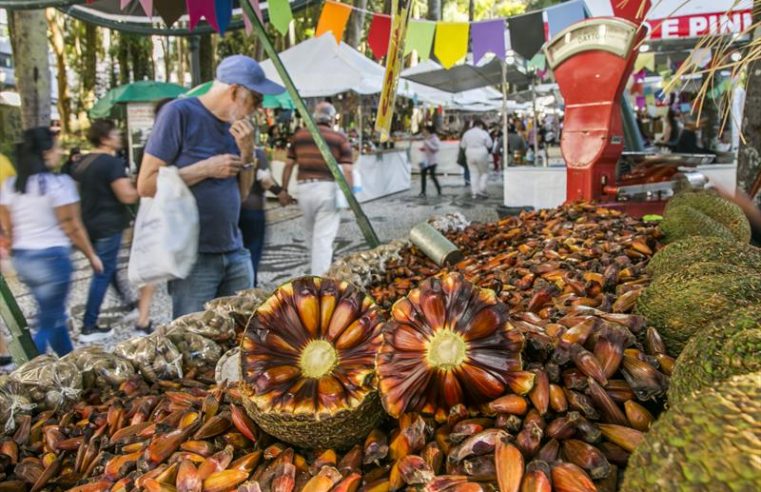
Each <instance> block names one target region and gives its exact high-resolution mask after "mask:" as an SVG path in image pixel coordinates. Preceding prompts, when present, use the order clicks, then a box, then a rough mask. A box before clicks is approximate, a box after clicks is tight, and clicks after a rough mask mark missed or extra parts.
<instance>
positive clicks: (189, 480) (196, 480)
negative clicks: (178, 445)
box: [175, 460, 203, 492]
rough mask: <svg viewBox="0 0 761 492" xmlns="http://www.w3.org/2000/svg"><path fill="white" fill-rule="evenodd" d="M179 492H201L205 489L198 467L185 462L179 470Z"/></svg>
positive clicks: (177, 482) (177, 483)
mask: <svg viewBox="0 0 761 492" xmlns="http://www.w3.org/2000/svg"><path fill="white" fill-rule="evenodd" d="M175 485H176V487H177V492H201V491H202V489H203V480H202V479H201V477H199V476H198V469H197V468H196V466H195V465H194V464H193V463H192V462H190V461H188V460H184V461H183V462H181V463H180V466H179V468H178V469H177V481H176V482H175Z"/></svg>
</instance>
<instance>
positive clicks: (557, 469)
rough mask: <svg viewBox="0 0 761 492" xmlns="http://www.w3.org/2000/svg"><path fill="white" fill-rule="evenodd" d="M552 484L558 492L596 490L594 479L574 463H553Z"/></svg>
mask: <svg viewBox="0 0 761 492" xmlns="http://www.w3.org/2000/svg"><path fill="white" fill-rule="evenodd" d="M552 486H553V489H554V490H555V491H556V492H596V491H597V487H595V484H594V482H592V479H590V478H589V475H587V474H586V473H585V472H584V470H582V469H581V468H579V467H578V466H576V465H574V464H573V463H562V462H558V463H555V464H554V465H552Z"/></svg>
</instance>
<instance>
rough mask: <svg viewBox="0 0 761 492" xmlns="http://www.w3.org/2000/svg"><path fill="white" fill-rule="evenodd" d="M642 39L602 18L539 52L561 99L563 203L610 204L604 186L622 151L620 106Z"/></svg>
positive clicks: (636, 30)
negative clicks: (563, 166)
mask: <svg viewBox="0 0 761 492" xmlns="http://www.w3.org/2000/svg"><path fill="white" fill-rule="evenodd" d="M643 36H644V30H642V29H640V27H639V26H638V25H637V24H634V23H632V22H630V21H628V20H626V19H622V18H618V17H603V18H595V19H588V20H585V21H582V22H579V23H576V24H574V25H572V26H571V27H569V28H568V29H566V30H565V31H563V32H561V33H560V34H559V35H558V36H556V37H555V38H554V39H553V40H552V41H551V42H550V43H548V44H547V46H546V47H545V54H546V57H547V62H548V64H549V66H550V68H552V70H553V71H554V73H555V79H556V80H557V83H558V86H559V88H560V92H561V94H562V95H563V98H564V99H565V123H564V126H563V136H562V138H561V141H560V148H561V151H562V152H563V158H564V159H565V161H566V166H567V168H568V176H567V179H568V181H567V183H568V184H567V199H568V200H569V201H572V200H579V199H585V200H596V201H613V200H615V196H612V195H610V194H609V193H608V190H606V187H607V186H608V185H611V184H614V183H615V182H616V166H617V164H618V160H619V158H620V157H621V153H622V152H623V150H624V129H623V123H622V121H621V102H620V101H621V96H622V94H623V91H624V89H625V87H626V83H627V81H628V79H629V76H630V75H631V72H632V68H633V65H634V60H635V58H636V55H637V53H638V51H637V50H636V49H635V46H636V43H637V42H638V41H639V40H641V39H642V37H643Z"/></svg>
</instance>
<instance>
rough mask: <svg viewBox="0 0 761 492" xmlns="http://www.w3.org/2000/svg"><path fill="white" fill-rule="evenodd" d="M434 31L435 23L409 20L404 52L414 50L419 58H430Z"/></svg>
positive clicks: (407, 53) (406, 53)
mask: <svg viewBox="0 0 761 492" xmlns="http://www.w3.org/2000/svg"><path fill="white" fill-rule="evenodd" d="M434 32H436V23H434V22H426V21H417V20H411V21H410V24H409V25H408V26H407V39H406V40H405V42H404V54H405V55H409V54H410V53H412V51H413V50H414V51H417V54H418V56H419V57H420V59H421V60H427V59H428V58H430V57H431V45H432V44H433V33H434Z"/></svg>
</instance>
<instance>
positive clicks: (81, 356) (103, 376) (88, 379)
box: [61, 346, 135, 389]
mask: <svg viewBox="0 0 761 492" xmlns="http://www.w3.org/2000/svg"><path fill="white" fill-rule="evenodd" d="M61 360H65V361H68V362H71V363H73V364H74V365H76V366H77V367H78V368H79V370H80V371H81V372H82V385H83V387H84V388H86V389H89V388H92V387H98V388H109V387H118V386H119V385H120V384H122V383H123V382H124V381H126V380H127V379H129V378H131V377H132V376H134V375H135V369H134V367H132V363H131V362H130V361H128V360H126V359H122V358H121V357H119V356H117V355H114V354H111V353H108V352H106V351H104V350H103V349H102V348H101V347H98V346H93V347H83V348H79V349H77V350H74V351H73V352H70V353H69V354H67V355H66V356H64V357H63V358H62V359H61Z"/></svg>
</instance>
